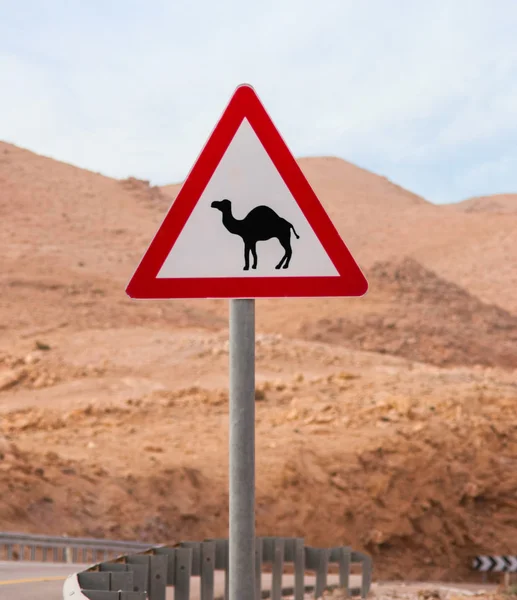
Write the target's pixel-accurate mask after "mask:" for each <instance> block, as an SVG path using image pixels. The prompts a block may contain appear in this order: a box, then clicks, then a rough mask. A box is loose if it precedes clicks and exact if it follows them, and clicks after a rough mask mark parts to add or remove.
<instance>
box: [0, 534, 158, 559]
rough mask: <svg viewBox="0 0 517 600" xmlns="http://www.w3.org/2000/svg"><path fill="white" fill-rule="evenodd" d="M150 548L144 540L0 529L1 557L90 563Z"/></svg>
mask: <svg viewBox="0 0 517 600" xmlns="http://www.w3.org/2000/svg"><path fill="white" fill-rule="evenodd" d="M147 548H149V544H143V543H141V542H126V541H117V540H102V539H94V538H78V537H68V536H48V535H36V534H28V533H12V532H0V560H40V561H43V562H46V561H51V562H66V563H82V564H85V563H86V564H87V563H90V562H93V563H95V562H96V561H98V560H109V559H111V558H114V557H116V556H119V555H120V554H121V553H124V552H138V551H139V550H145V549H147Z"/></svg>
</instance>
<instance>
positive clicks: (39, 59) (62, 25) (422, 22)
mask: <svg viewBox="0 0 517 600" xmlns="http://www.w3.org/2000/svg"><path fill="white" fill-rule="evenodd" d="M12 6H13V7H14V5H12ZM46 6H47V8H48V10H47V11H46V12H45V11H43V10H41V5H40V4H39V5H38V3H37V2H23V1H22V0H19V2H18V3H17V5H16V8H11V12H8V10H6V6H5V5H3V6H2V8H0V35H2V39H3V40H4V47H5V48H7V50H6V51H5V53H2V52H1V51H0V89H2V94H0V138H3V139H9V140H11V141H13V142H15V143H17V144H19V145H22V146H26V147H29V148H31V149H33V150H35V151H38V152H42V153H44V154H50V155H52V156H55V157H56V158H60V159H62V160H67V161H69V162H74V163H76V164H78V165H80V166H83V167H86V168H91V169H93V170H96V171H101V172H104V173H106V174H110V175H114V176H118V177H125V176H127V175H129V174H132V175H136V176H139V177H143V178H147V179H149V178H150V179H152V180H154V181H156V182H160V183H163V182H166V181H177V180H180V179H182V178H183V177H184V176H185V175H186V173H187V172H188V171H189V169H190V167H191V165H192V162H193V161H194V160H195V158H196V157H197V155H198V153H199V151H200V149H201V147H202V145H203V144H204V142H205V141H206V137H207V135H208V134H209V133H210V131H211V130H212V128H213V126H214V124H215V121H216V120H217V118H218V117H219V115H220V113H221V111H222V109H223V108H224V106H225V104H226V102H227V101H228V99H229V96H230V94H231V92H232V91H233V89H234V87H235V86H236V85H237V84H238V83H240V82H242V81H247V82H250V83H252V84H253V85H254V86H255V88H256V90H257V92H258V93H259V95H260V96H261V98H262V99H263V101H264V103H265V105H266V108H267V109H268V111H269V112H270V114H271V116H272V117H273V120H274V121H275V122H276V124H277V125H278V127H279V129H280V131H281V133H282V135H283V136H284V138H285V139H286V141H287V142H288V144H289V146H290V147H291V149H292V150H293V152H295V154H298V155H308V154H336V155H338V156H343V157H345V158H347V159H348V160H352V161H356V162H359V163H360V164H362V165H363V166H366V167H368V165H370V164H372V165H381V170H382V172H383V174H385V175H387V176H390V169H394V168H395V167H396V172H397V173H399V174H400V178H401V179H399V183H401V184H402V185H404V171H403V169H402V170H401V167H404V166H406V168H407V169H414V168H415V165H420V166H421V165H425V164H426V163H427V164H431V163H432V164H433V165H435V164H438V162H439V161H440V160H442V159H443V160H446V161H448V162H449V163H450V161H451V160H453V161H456V162H457V172H456V175H454V174H453V178H454V181H452V180H449V183H450V185H451V188H452V187H453V186H458V185H460V183H458V182H461V181H462V174H463V176H464V178H465V177H469V175H467V173H469V172H470V173H473V172H475V168H476V165H475V164H466V163H465V160H466V159H465V156H464V155H465V148H468V149H471V147H472V145H475V144H478V145H479V144H488V145H490V146H491V148H492V150H490V149H489V148H487V150H486V152H487V153H488V154H486V155H483V151H482V148H481V150H480V151H479V152H477V153H476V158H475V160H476V161H481V162H482V163H486V162H490V160H492V159H493V155H490V152H493V147H494V146H496V145H497V139H498V136H504V137H505V139H507V138H508V137H509V136H513V138H514V139H515V138H517V102H516V100H517V97H516V96H517V46H516V45H515V43H514V32H515V31H516V30H517V5H516V4H515V3H513V2H512V1H511V0H499V2H498V4H497V6H498V10H495V9H494V4H493V3H492V2H491V1H490V0H455V2H450V0H435V1H434V2H433V3H427V2H415V1H414V0H389V2H388V1H386V0H368V2H361V3H359V2H356V1H355V0H322V1H321V2H319V3H316V2H313V1H311V2H309V1H308V0H267V1H263V2H262V3H255V4H251V3H248V4H246V3H242V2H240V1H238V0H219V2H217V3H216V2H210V1H209V0H199V1H197V2H187V1H186V0H185V1H181V2H180V1H177V2H168V1H166V0H154V1H151V0H149V1H148V2H146V3H144V2H138V1H136V0H131V1H129V0H128V1H126V2H123V1H122V0H120V1H117V2H111V3H103V2H102V3H101V2H99V1H98V0H97V1H93V0H92V2H90V3H82V2H78V1H76V2H67V3H65V2H58V1H57V0H55V1H54V2H48V3H46ZM38 7H39V8H38ZM2 11H3V12H4V14H3V15H2V14H1V13H2ZM20 11H24V13H23V14H22V13H21V12H20ZM2 23H3V25H2ZM470 154H472V153H471V152H470ZM472 160H474V159H473V158H472ZM433 168H438V167H433ZM437 173H439V169H438V171H437ZM409 180H410V179H409V178H408V181H409ZM411 180H412V179H411ZM446 185H447V181H444V186H446ZM514 185H515V187H516V188H517V176H516V180H515V184H514ZM467 187H468V186H467ZM454 189H455V190H456V193H461V188H458V187H455V188H454ZM469 189H470V188H469ZM419 192H420V193H424V194H425V190H419ZM458 199H459V198H458Z"/></svg>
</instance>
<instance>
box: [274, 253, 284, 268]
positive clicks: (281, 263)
mask: <svg viewBox="0 0 517 600" xmlns="http://www.w3.org/2000/svg"><path fill="white" fill-rule="evenodd" d="M285 257H286V254H285V252H284V255H283V256H282V259H281V260H280V262H279V263H278V264H277V266H276V267H275V269H281V268H282V265H283V264H284V261H285Z"/></svg>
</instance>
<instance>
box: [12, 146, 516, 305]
mask: <svg viewBox="0 0 517 600" xmlns="http://www.w3.org/2000/svg"><path fill="white" fill-rule="evenodd" d="M300 165H301V167H302V170H303V171H304V172H305V174H306V175H307V177H308V179H309V181H310V182H311V184H312V185H313V187H314V189H315V191H316V193H317V194H318V196H319V197H320V199H321V201H322V203H323V204H324V206H325V208H326V209H327V210H328V212H329V214H330V216H331V218H332V219H333V221H334V222H335V224H336V226H337V228H338V230H339V231H340V233H341V235H342V236H343V238H344V239H345V241H346V243H347V245H348V246H349V247H350V249H351V251H352V252H353V254H354V255H355V256H356V258H357V260H358V262H359V263H360V265H361V266H362V267H363V268H367V267H369V266H371V265H373V264H374V263H375V262H378V261H383V260H400V259H401V258H404V257H406V256H411V257H413V258H415V259H416V260H417V261H418V262H420V263H421V264H422V265H424V266H425V267H428V268H430V269H431V270H433V271H435V272H436V273H437V274H438V275H439V276H442V277H444V278H445V279H448V280H449V281H452V282H454V283H457V284H459V285H461V286H462V287H465V288H467V289H468V290H469V291H470V292H471V293H473V294H475V295H477V296H479V297H480V298H481V299H482V300H484V301H486V302H489V303H495V304H499V305H500V306H502V307H503V308H507V309H509V310H511V311H514V312H515V311H517V300H516V297H515V294H514V293H513V289H515V287H516V286H517V268H516V265H517V260H516V258H517V256H516V254H517V249H516V245H515V244H514V243H513V241H514V240H513V238H514V232H515V230H516V228H517V214H516V215H513V214H505V215H501V214H493V213H489V214H485V213H483V214H477V213H468V214H467V215H465V213H463V212H461V211H459V210H456V211H451V210H446V209H444V207H441V206H435V205H433V204H430V203H429V202H426V201H425V200H423V199H422V198H420V197H418V196H415V195H414V194H412V193H410V192H408V191H406V190H404V189H402V188H400V187H398V186H396V185H394V184H392V183H390V182H389V181H388V180H387V179H385V178H384V177H380V176H377V175H374V174H372V173H369V172H368V171H365V170H364V169H360V168H358V167H355V166H354V165H351V164H349V163H347V162H346V161H343V160H340V159H336V158H307V159H302V160H300ZM177 189H178V186H165V188H162V189H160V188H156V187H151V186H149V184H148V183H147V182H143V181H139V180H136V179H128V180H124V181H117V180H113V179H110V178H107V177H103V176H101V175H99V174H95V173H90V172H88V171H85V170H82V169H78V168H76V167H72V166H70V165H67V164H64V163H61V162H58V161H54V160H51V159H48V158H44V157H41V156H39V155H36V154H34V153H31V152H28V151H26V150H23V149H20V148H17V147H15V146H12V145H9V144H0V209H1V210H2V213H4V214H5V215H6V218H4V219H3V220H2V222H1V223H0V232H1V234H2V241H1V242H0V244H1V247H2V251H3V252H4V253H5V254H7V257H8V258H9V259H11V260H12V259H15V260H21V261H22V262H23V261H24V260H33V259H34V257H35V255H38V256H40V257H41V260H44V261H46V262H49V263H51V264H53V265H57V264H59V265H60V266H61V267H62V268H64V269H67V270H69V269H73V270H77V269H78V267H79V268H81V269H84V270H85V271H86V272H88V273H92V272H94V273H96V274H98V275H100V276H102V275H107V276H110V277H113V276H115V277H117V278H118V279H119V280H120V281H127V279H128V278H129V277H130V275H131V273H132V271H133V269H134V268H135V266H136V263H137V262H138V260H139V259H140V257H141V255H142V253H143V252H144V251H145V249H146V247H147V245H148V243H149V241H150V240H151V238H152V236H153V235H154V233H155V232H156V229H157V227H158V226H159V224H160V222H161V221H162V219H163V217H164V214H165V212H166V210H167V207H168V205H169V204H170V202H171V200H172V199H173V198H174V194H175V193H176V192H177ZM12 207H16V208H15V210H13V208H12Z"/></svg>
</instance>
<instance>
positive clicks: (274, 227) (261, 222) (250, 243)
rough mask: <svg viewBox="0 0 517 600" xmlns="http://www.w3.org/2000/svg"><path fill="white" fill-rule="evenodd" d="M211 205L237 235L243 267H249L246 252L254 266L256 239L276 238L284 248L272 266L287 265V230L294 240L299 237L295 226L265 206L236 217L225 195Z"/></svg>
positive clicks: (289, 247)
mask: <svg viewBox="0 0 517 600" xmlns="http://www.w3.org/2000/svg"><path fill="white" fill-rule="evenodd" d="M210 206H211V207H212V208H216V209H217V210H220V211H221V213H222V215H223V225H224V226H225V227H226V229H227V230H228V231H229V232H230V233H233V234H235V235H239V236H240V237H241V238H242V241H243V242H244V270H245V271H247V270H248V269H249V268H250V252H251V254H252V255H253V264H252V265H251V268H252V269H256V268H257V242H260V241H264V240H270V239H271V238H277V239H278V241H279V242H280V244H281V245H282V247H283V249H284V251H285V252H284V255H283V256H282V259H281V260H280V262H279V263H278V264H277V265H276V267H275V269H280V268H284V269H287V268H288V267H289V262H290V261H291V256H292V255H293V250H292V248H291V229H292V230H293V233H294V235H295V236H296V238H297V239H300V236H299V235H298V234H297V233H296V230H295V228H294V227H293V226H292V225H291V223H289V221H286V220H285V219H282V217H279V216H278V215H277V214H276V212H275V211H274V210H273V209H272V208H269V206H256V207H255V208H253V209H251V210H250V212H249V213H248V214H247V215H246V216H245V217H244V219H241V220H239V219H236V218H235V217H234V216H233V215H232V203H231V202H230V200H227V199H226V198H225V199H224V200H215V201H214V202H212V204H211V205H210Z"/></svg>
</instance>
